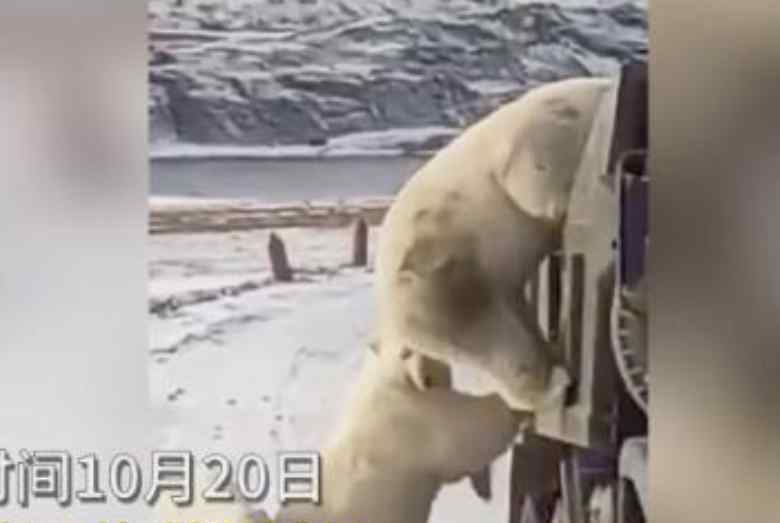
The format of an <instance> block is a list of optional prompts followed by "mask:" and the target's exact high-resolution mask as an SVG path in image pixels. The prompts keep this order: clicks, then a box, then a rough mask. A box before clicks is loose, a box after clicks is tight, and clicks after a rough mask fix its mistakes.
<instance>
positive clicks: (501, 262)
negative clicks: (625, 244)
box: [376, 78, 613, 411]
mask: <svg viewBox="0 0 780 523" xmlns="http://www.w3.org/2000/svg"><path fill="white" fill-rule="evenodd" d="M612 85H613V82H612V80H609V79H600V78H577V79H569V80H563V81H559V82H553V83H549V84H546V85H543V86H541V87H537V88H535V89H532V90H530V91H528V92H527V93H526V94H524V95H522V96H521V97H520V98H518V99H517V100H515V101H513V102H510V103H508V104H507V105H505V106H503V107H501V108H500V109H498V110H497V111H495V112H493V113H492V114H490V115H488V116H487V117H486V118H484V119H483V120H481V121H479V122H478V123H476V124H475V125H473V126H472V127H470V128H469V129H467V130H466V131H465V132H464V133H462V134H461V135H460V136H459V137H458V138H457V139H455V140H454V141H453V142H451V143H450V144H449V145H448V146H446V147H445V148H444V149H442V150H441V151H440V152H439V153H438V154H437V155H435V156H434V157H433V158H432V159H431V160H430V161H429V162H428V163H427V164H426V165H424V166H423V167H422V168H421V169H420V170H419V171H418V172H417V173H415V174H414V175H413V176H412V178H411V179H410V180H409V181H408V182H407V183H406V184H405V185H404V186H403V187H402V189H401V191H400V192H399V194H398V197H397V199H396V200H395V202H394V203H393V205H392V206H391V207H390V209H389V210H388V213H387V215H386V216H385V219H384V222H383V225H382V229H381V237H380V240H379V248H378V254H377V261H376V272H377V281H376V288H377V299H378V310H379V328H378V339H379V340H380V341H381V343H388V344H391V345H398V346H404V347H407V348H408V349H411V350H413V351H418V352H420V353H422V354H424V355H426V356H429V357H431V358H435V359H439V360H441V361H445V362H462V363H463V364H465V365H469V366H472V367H475V368H477V369H481V370H483V371H485V373H486V374H487V375H489V376H490V377H491V379H492V380H493V381H494V382H495V383H494V386H495V390H498V391H499V393H500V394H501V395H502V397H503V398H504V399H505V400H506V401H507V402H508V404H509V405H510V406H511V407H512V408H513V409H518V410H527V411H538V410H539V409H540V408H543V407H544V406H547V405H549V404H550V403H551V400H552V399H553V398H560V396H561V393H562V392H563V390H564V389H565V388H566V386H567V385H568V383H569V379H568V374H567V373H566V371H565V370H563V368H562V367H561V366H559V365H556V364H555V363H554V361H553V356H552V355H553V354H555V353H556V352H555V351H552V350H551V348H550V347H549V346H548V345H547V344H546V342H545V341H544V339H543V337H542V335H541V333H540V331H539V328H538V325H537V324H536V321H535V319H534V318H535V316H534V315H533V314H532V313H531V311H530V308H529V307H528V306H527V305H524V304H523V303H522V301H521V300H522V296H521V295H522V292H521V289H522V287H523V285H524V283H525V281H526V280H527V279H528V278H529V277H530V276H531V275H532V274H533V272H534V271H535V270H536V269H537V268H538V266H539V264H540V263H541V260H542V259H543V258H544V256H546V255H547V254H549V253H550V252H551V251H552V250H554V249H555V248H556V246H557V245H558V243H559V241H560V237H561V232H562V225H563V222H564V219H565V216H566V211H567V206H568V201H569V193H570V191H571V188H572V185H573V182H574V176H575V172H576V171H577V168H578V165H579V161H580V158H581V156H582V153H583V150H584V147H585V144H586V140H587V138H588V136H589V134H590V129H591V126H592V125H593V121H594V117H595V113H596V111H597V109H598V107H599V103H600V101H601V99H602V96H603V94H604V93H605V92H606V91H607V90H608V89H609V88H610V87H611V86H612ZM415 361H420V360H410V362H409V366H410V369H409V373H410V375H412V376H414V377H415V378H414V381H415V383H416V384H417V386H419V387H422V386H423V385H424V384H423V383H421V378H420V374H421V373H420V371H419V369H415V368H414V362H415Z"/></svg>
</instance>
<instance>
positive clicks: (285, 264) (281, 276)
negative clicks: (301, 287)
mask: <svg viewBox="0 0 780 523" xmlns="http://www.w3.org/2000/svg"><path fill="white" fill-rule="evenodd" d="M268 256H269V257H270V259H271V272H272V273H273V275H274V279H275V280H276V281H285V282H286V281H292V269H290V263H289V261H288V260H287V251H286V250H285V248H284V242H282V239H281V238H279V237H278V236H277V235H276V233H273V232H272V233H271V238H270V239H269V240H268Z"/></svg>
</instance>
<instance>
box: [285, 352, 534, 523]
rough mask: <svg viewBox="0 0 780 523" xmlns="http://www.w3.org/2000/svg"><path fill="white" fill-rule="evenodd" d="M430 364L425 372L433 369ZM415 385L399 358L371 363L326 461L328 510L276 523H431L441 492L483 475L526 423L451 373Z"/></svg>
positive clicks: (288, 511)
mask: <svg viewBox="0 0 780 523" xmlns="http://www.w3.org/2000/svg"><path fill="white" fill-rule="evenodd" d="M430 364H431V362H430V361H428V362H424V363H423V365H425V366H427V365H430ZM433 365H434V366H435V367H438V368H434V369H428V370H426V371H424V372H425V373H426V377H427V381H428V383H429V385H431V388H429V389H427V390H424V391H421V390H418V389H417V388H416V387H415V386H413V385H412V384H411V383H409V382H408V380H407V378H406V376H405V374H404V370H403V366H402V364H401V359H400V356H399V353H398V352H397V351H393V350H391V349H390V348H388V347H384V348H383V349H382V350H381V352H380V356H379V358H375V357H374V356H370V361H369V362H367V365H366V367H365V368H364V372H363V376H362V379H361V381H360V383H359V385H358V387H357V389H356V395H355V397H354V399H353V402H352V408H351V410H350V412H349V415H348V416H347V418H346V420H345V424H344V425H343V427H342V429H341V430H340V431H339V433H338V435H337V437H336V438H335V440H334V441H333V443H332V444H331V445H330V446H329V447H328V448H327V449H326V450H325V451H324V452H323V454H322V466H323V475H322V504H321V505H320V506H313V505H311V504H298V505H296V504H290V505H288V506H286V507H284V508H283V509H282V510H281V511H280V513H279V514H277V515H276V517H274V518H273V519H272V520H271V521H273V522H274V523H298V522H301V521H302V522H305V523H331V522H338V521H365V522H370V523H425V522H426V521H427V520H428V515H429V513H430V510H431V505H432V503H433V500H434V498H435V496H436V494H437V492H438V491H439V489H440V487H441V486H442V485H443V484H444V483H446V482H451V481H457V480H460V479H461V478H463V477H465V476H467V475H470V474H473V473H476V472H478V471H481V470H482V469H484V467H485V466H486V465H487V464H489V463H490V462H491V461H493V459H495V458H496V457H497V456H498V455H499V454H501V453H502V452H503V451H504V450H506V449H507V447H508V446H509V444H510V443H511V442H512V440H513V438H514V437H515V435H516V434H517V431H518V427H519V419H518V417H517V415H516V414H514V413H513V412H512V411H510V410H509V408H508V406H507V405H506V404H505V403H504V402H503V401H502V400H501V398H500V397H499V396H498V395H495V394H493V395H489V396H482V397H477V396H469V395H464V394H461V393H458V392H456V391H454V390H452V389H450V388H449V369H448V368H446V367H444V368H442V367H441V365H436V364H435V363H434V364H433Z"/></svg>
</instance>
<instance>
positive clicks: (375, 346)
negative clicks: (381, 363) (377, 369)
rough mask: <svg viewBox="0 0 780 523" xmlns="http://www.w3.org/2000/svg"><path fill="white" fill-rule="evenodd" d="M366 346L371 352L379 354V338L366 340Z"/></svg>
mask: <svg viewBox="0 0 780 523" xmlns="http://www.w3.org/2000/svg"><path fill="white" fill-rule="evenodd" d="M368 348H369V349H371V352H373V353H374V354H376V355H377V356H379V340H371V341H369V342H368Z"/></svg>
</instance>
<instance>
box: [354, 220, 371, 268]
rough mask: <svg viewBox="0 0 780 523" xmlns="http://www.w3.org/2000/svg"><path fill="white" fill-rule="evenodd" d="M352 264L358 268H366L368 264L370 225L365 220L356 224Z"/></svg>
mask: <svg viewBox="0 0 780 523" xmlns="http://www.w3.org/2000/svg"><path fill="white" fill-rule="evenodd" d="M352 264H353V265H355V266H356V267H365V266H366V265H367V264H368V224H367V223H366V220H365V219H363V218H360V219H359V220H358V222H357V224H355V236H354V243H353V245H352Z"/></svg>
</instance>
